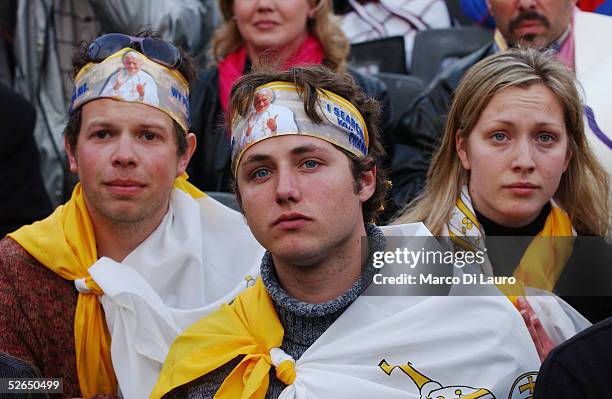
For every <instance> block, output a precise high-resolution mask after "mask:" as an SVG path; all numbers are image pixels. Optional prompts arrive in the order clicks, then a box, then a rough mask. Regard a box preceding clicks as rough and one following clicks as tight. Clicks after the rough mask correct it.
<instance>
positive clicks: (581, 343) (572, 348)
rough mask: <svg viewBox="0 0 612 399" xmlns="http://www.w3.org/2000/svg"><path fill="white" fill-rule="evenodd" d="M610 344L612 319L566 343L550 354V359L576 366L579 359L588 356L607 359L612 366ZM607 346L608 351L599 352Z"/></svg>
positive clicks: (611, 339) (598, 324) (595, 325)
mask: <svg viewBox="0 0 612 399" xmlns="http://www.w3.org/2000/svg"><path fill="white" fill-rule="evenodd" d="M610 342H612V317H610V318H608V319H606V320H604V321H602V322H600V323H597V324H594V325H593V326H591V327H589V328H587V329H586V330H584V331H581V332H580V333H578V334H576V335H575V336H573V337H572V338H571V339H569V340H567V341H565V342H564V343H562V344H561V345H559V346H558V347H556V348H555V349H554V350H553V351H552V352H551V353H550V355H549V358H550V359H551V360H552V361H556V362H559V363H562V364H576V361H577V359H578V358H580V357H581V356H585V355H588V356H589V357H592V358H593V360H595V359H600V360H603V359H606V358H607V359H608V360H607V361H608V362H609V363H610V364H612V346H610V344H609V343H610ZM606 345H607V347H608V350H607V351H603V352H602V351H600V350H599V349H601V347H603V346H606Z"/></svg>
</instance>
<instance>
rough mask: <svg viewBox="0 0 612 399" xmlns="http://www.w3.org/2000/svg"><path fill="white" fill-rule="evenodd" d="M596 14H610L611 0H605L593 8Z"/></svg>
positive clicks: (611, 13)
mask: <svg viewBox="0 0 612 399" xmlns="http://www.w3.org/2000/svg"><path fill="white" fill-rule="evenodd" d="M595 12H596V13H597V14H604V15H610V16H612V0H606V1H604V2H603V3H601V4H600V5H599V7H597V8H596V9H595Z"/></svg>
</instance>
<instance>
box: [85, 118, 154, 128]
mask: <svg viewBox="0 0 612 399" xmlns="http://www.w3.org/2000/svg"><path fill="white" fill-rule="evenodd" d="M116 126H117V125H116V124H115V123H113V122H112V121H107V120H93V121H91V122H90V123H89V124H87V128H88V129H92V128H95V129H100V128H102V129H112V128H114V127H116ZM138 128H139V129H159V130H163V129H165V126H163V125H161V124H158V123H151V122H144V123H140V124H138Z"/></svg>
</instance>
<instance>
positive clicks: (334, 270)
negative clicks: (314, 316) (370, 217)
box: [273, 223, 367, 304]
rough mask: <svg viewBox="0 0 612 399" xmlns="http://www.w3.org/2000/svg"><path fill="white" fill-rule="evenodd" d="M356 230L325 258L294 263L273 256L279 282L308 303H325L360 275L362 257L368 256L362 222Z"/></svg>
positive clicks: (288, 291) (290, 292)
mask: <svg viewBox="0 0 612 399" xmlns="http://www.w3.org/2000/svg"><path fill="white" fill-rule="evenodd" d="M358 226H359V228H358V229H356V230H355V231H354V232H353V234H352V235H351V236H350V237H348V238H347V239H346V240H344V241H343V242H341V243H339V244H338V245H337V246H335V247H333V248H330V249H329V250H328V251H327V253H329V254H332V255H331V256H327V257H325V258H323V259H313V260H312V261H309V260H306V261H304V262H303V263H300V264H299V265H298V264H294V263H291V262H288V261H286V260H284V259H280V258H278V257H275V256H273V259H274V265H275V270H276V274H277V276H278V281H279V283H280V285H281V286H282V287H283V288H284V289H285V291H287V293H288V294H289V295H290V296H292V297H293V298H295V299H297V300H299V301H302V302H306V303H314V304H316V303H323V302H327V301H330V300H332V299H334V298H337V297H339V296H340V295H342V294H343V293H344V292H346V291H347V290H348V289H349V288H350V287H351V286H352V285H353V284H354V283H355V281H357V279H359V277H360V276H361V272H362V259H367V246H363V249H362V245H361V238H362V237H365V236H366V231H365V227H364V225H363V223H359V224H358Z"/></svg>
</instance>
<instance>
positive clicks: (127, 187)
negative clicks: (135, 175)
mask: <svg viewBox="0 0 612 399" xmlns="http://www.w3.org/2000/svg"><path fill="white" fill-rule="evenodd" d="M104 185H105V186H106V188H107V189H108V191H110V192H111V193H112V194H115V195H117V196H121V197H126V196H128V197H129V196H134V195H137V194H140V193H141V192H142V190H143V189H144V188H145V186H146V185H145V184H144V183H141V182H139V181H137V180H130V179H117V180H110V181H107V182H105V183H104Z"/></svg>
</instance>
